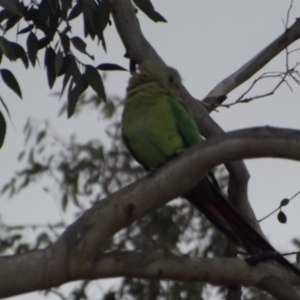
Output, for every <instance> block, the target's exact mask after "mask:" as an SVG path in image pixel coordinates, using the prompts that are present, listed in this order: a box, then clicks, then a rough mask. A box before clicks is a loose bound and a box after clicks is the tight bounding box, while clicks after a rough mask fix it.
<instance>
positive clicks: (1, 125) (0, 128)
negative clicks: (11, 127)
mask: <svg viewBox="0 0 300 300" xmlns="http://www.w3.org/2000/svg"><path fill="white" fill-rule="evenodd" d="M5 134H6V121H5V119H4V117H3V114H2V112H1V111H0V148H1V147H2V145H3V143H4V138H5Z"/></svg>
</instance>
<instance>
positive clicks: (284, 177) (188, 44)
mask: <svg viewBox="0 0 300 300" xmlns="http://www.w3.org/2000/svg"><path fill="white" fill-rule="evenodd" d="M153 4H154V6H155V8H156V10H157V11H159V12H160V13H161V14H162V15H163V16H164V17H165V18H166V19H167V20H168V23H166V24H164V23H157V24H155V23H153V22H152V21H150V20H149V19H147V18H146V17H144V15H143V13H142V12H139V13H138V18H139V21H140V24H141V28H142V30H143V32H144V35H145V36H146V37H147V39H148V40H149V42H150V43H151V44H152V46H153V47H154V48H155V49H156V50H157V52H158V53H159V54H160V55H161V57H162V58H163V59H164V60H165V62H166V63H167V64H169V65H171V66H173V67H175V68H177V69H178V70H179V72H180V73H181V75H182V77H183V80H184V84H185V86H186V87H187V89H188V90H189V91H190V92H191V93H192V95H193V96H195V97H197V98H199V99H201V98H203V97H204V96H205V95H206V94H208V93H209V91H210V90H211V89H212V88H213V87H214V86H215V85H216V84H217V83H218V82H220V81H221V80H223V79H224V78H225V77H227V76H228V75H229V74H231V73H232V72H234V71H235V70H236V69H237V68H239V67H240V66H241V65H242V64H244V63H245V62H247V61H248V60H249V59H250V58H252V57H253V56H254V55H256V54H257V53H258V52H259V51H260V50H262V49H263V48H264V47H265V46H267V45H268V44H269V43H270V42H271V41H272V40H274V39H275V38H276V37H277V36H278V35H280V34H281V33H282V32H283V30H284V27H283V23H282V19H285V18H286V12H287V9H288V7H289V4H290V2H289V1H279V0H278V1H272V0H265V1H260V2H259V1H233V0H231V1H221V0H215V1H200V0H198V1H196V0H193V1H192V0H185V1H179V0H172V1H167V0H155V1H153ZM299 11H300V2H299V1H296V2H295V3H294V7H293V9H292V11H291V16H290V22H291V24H292V23H293V22H294V20H295V18H296V17H299V16H300V13H299ZM297 13H298V14H297ZM78 30H79V31H80V32H81V31H82V30H81V27H80V25H78ZM74 32H76V31H75V30H74ZM105 37H106V41H107V48H108V53H107V54H105V53H104V51H103V49H102V48H101V47H99V48H98V49H97V48H96V45H94V44H92V43H90V42H89V41H87V42H88V51H89V52H90V53H97V55H96V61H95V65H97V64H99V63H100V62H115V63H118V64H120V65H122V66H125V67H127V66H128V61H127V60H126V59H124V57H123V55H124V48H123V46H122V44H121V41H120V39H119V37H118V36H117V34H116V32H115V29H114V26H112V27H110V28H108V30H107V31H106V32H105ZM296 47H299V43H297V44H294V45H292V46H291V48H296ZM297 60H298V61H300V52H299V53H298V52H296V53H295V54H294V55H293V56H292V57H291V65H292V61H294V62H295V61H297ZM41 61H43V60H42V59H41ZM89 63H90V62H89ZM5 66H6V67H9V68H11V69H12V70H13V72H14V74H15V75H16V77H17V79H18V80H19V82H20V84H21V87H22V91H23V96H24V97H23V98H24V99H23V100H22V101H21V100H19V99H18V98H17V96H15V94H13V93H12V92H10V91H8V89H7V88H6V87H4V86H3V84H2V83H1V82H0V90H1V95H2V96H3V98H4V100H5V101H6V103H7V105H8V107H9V109H10V111H11V115H12V119H13V123H14V126H15V129H13V127H12V126H11V124H10V123H9V122H8V126H9V128H8V133H7V137H6V140H5V144H4V147H3V149H1V151H0V164H1V169H2V170H4V171H2V172H1V174H0V186H2V185H3V184H4V183H5V182H6V181H7V180H8V179H9V178H10V176H11V175H12V174H13V172H14V171H15V170H16V169H17V162H16V156H17V154H18V153H19V152H20V151H21V149H22V147H23V133H22V130H23V126H24V124H25V122H26V119H27V118H28V117H29V116H30V117H34V118H37V119H45V118H47V119H50V121H51V122H52V123H53V125H54V128H55V130H56V131H57V132H59V133H60V135H61V136H62V137H68V136H69V134H70V133H72V132H77V133H78V135H79V138H80V139H82V140H86V139H88V138H91V137H92V138H97V136H98V135H99V132H100V129H99V128H102V127H103V126H102V123H101V120H100V121H99V120H98V119H97V115H96V114H95V115H94V117H95V118H91V117H90V116H89V117H87V116H86V115H85V116H83V117H81V118H74V119H71V120H66V119H63V118H60V119H57V118H56V114H57V111H58V110H59V108H60V106H61V102H62V101H65V97H63V98H62V100H60V102H58V101H57V98H55V97H50V92H49V90H48V86H47V80H46V74H45V72H44V70H43V68H40V69H39V68H36V69H32V68H31V69H30V70H29V71H27V70H24V68H23V66H22V65H21V64H9V63H5ZM284 69H285V55H284V53H283V54H282V55H280V56H278V57H277V58H276V59H274V61H272V62H271V63H269V64H268V65H267V66H266V67H265V68H264V69H263V71H262V72H266V71H283V70H284ZM262 72H260V73H259V74H261V73H262ZM257 76H258V75H255V76H254V78H256V77H257ZM127 80H128V74H125V73H123V72H112V73H110V74H109V76H108V80H107V82H106V91H107V93H108V94H110V95H119V96H121V97H123V96H124V94H125V87H126V85H127ZM251 82H252V81H251V80H250V81H248V82H247V83H245V84H244V85H242V86H241V87H240V88H239V89H237V90H236V91H234V92H232V93H230V94H229V95H228V100H227V101H228V102H231V101H234V100H235V99H236V98H237V97H238V96H239V95H240V94H241V93H242V92H243V91H244V90H245V89H246V88H247V87H248V86H249V85H250V83H251ZM60 84H61V83H60V82H57V83H56V85H55V88H54V90H55V91H57V90H59V89H60ZM275 84H276V83H275V82H272V81H271V80H265V81H263V82H262V83H261V84H260V85H259V86H258V87H257V88H256V89H254V91H253V93H251V95H257V94H260V93H263V92H266V91H269V90H270V89H272V87H273V86H274V85H275ZM292 87H293V92H291V91H290V90H289V88H287V87H286V86H282V87H281V88H280V90H278V91H277V92H276V94H275V95H274V96H272V97H269V98H264V99H260V100H256V101H254V102H252V103H249V104H243V105H236V106H233V107H232V108H230V109H226V108H220V109H218V112H214V113H213V114H212V116H213V118H214V119H215V120H216V121H217V122H218V124H219V125H220V126H221V127H222V128H223V129H224V130H226V131H227V130H235V129H240V128H246V127H253V126H264V125H270V126H280V127H288V128H295V129H299V128H300V118H299V112H300V97H299V94H300V87H299V86H296V85H295V84H292ZM246 164H247V166H248V168H249V171H250V174H251V181H250V186H249V196H250V200H251V203H252V204H253V207H254V210H255V212H256V215H257V217H258V218H261V217H263V216H264V215H266V214H267V213H269V212H270V211H272V210H273V209H274V208H276V207H277V206H278V204H279V202H280V200H281V199H283V198H287V197H290V196H292V195H293V194H294V193H296V192H297V191H299V190H300V164H299V163H298V162H292V161H286V160H274V159H259V160H251V161H250V160H248V161H246ZM0 201H1V216H2V217H3V219H4V221H5V223H8V224H19V223H32V222H33V220H34V221H35V222H36V223H47V222H50V221H55V220H60V215H59V213H58V211H57V207H56V205H55V204H54V200H53V198H52V197H50V196H49V195H47V194H45V193H43V192H42V191H41V189H40V188H36V189H29V190H28V191H27V192H24V193H22V194H20V195H19V196H18V197H16V198H15V199H12V200H9V201H8V200H7V199H6V198H5V197H3V196H2V197H1V200H0ZM299 211H300V197H299V198H296V199H295V200H293V202H292V203H290V205H288V206H287V207H285V208H284V212H285V213H286V214H287V216H288V222H287V224H285V225H282V224H280V223H279V222H278V221H277V219H276V216H273V217H271V218H269V219H268V220H266V221H264V222H263V224H262V228H263V230H264V232H265V233H266V235H267V237H268V238H269V239H270V241H271V243H272V244H273V245H274V246H275V247H277V248H278V250H280V251H290V250H293V246H292V244H291V239H292V238H294V237H297V238H300V233H299V225H300V218H299V213H298V212H299ZM68 221H71V220H68ZM98 292H99V290H98ZM94 293H96V292H95V291H94ZM34 295H35V297H34V298H33V295H32V294H28V295H22V296H19V297H14V298H13V299H19V300H21V299H22V300H26V299H42V298H43V296H42V295H40V294H37V293H34ZM93 295H94V296H95V294H93ZM53 299H54V298H53Z"/></svg>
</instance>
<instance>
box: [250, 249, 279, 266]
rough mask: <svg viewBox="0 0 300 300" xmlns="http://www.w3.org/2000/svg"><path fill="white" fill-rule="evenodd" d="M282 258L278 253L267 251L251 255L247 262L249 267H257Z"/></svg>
mask: <svg viewBox="0 0 300 300" xmlns="http://www.w3.org/2000/svg"><path fill="white" fill-rule="evenodd" d="M278 257H281V255H280V254H279V253H278V252H276V251H266V252H261V253H257V254H251V256H250V257H248V258H246V259H245V260H246V262H247V263H248V265H249V266H255V265H257V264H258V263H260V262H263V261H266V260H276V258H278Z"/></svg>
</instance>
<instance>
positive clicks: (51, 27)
mask: <svg viewBox="0 0 300 300" xmlns="http://www.w3.org/2000/svg"><path fill="white" fill-rule="evenodd" d="M134 3H135V4H136V5H137V6H138V7H139V8H140V9H141V10H142V11H143V12H144V13H145V14H146V15H147V16H148V17H149V18H151V19H152V20H154V21H155V22H157V21H162V22H165V21H166V20H165V19H164V18H163V17H162V16H161V15H160V14H159V13H158V12H157V11H155V10H154V8H153V5H152V4H151V2H150V1H149V0H135V1H134ZM0 9H1V7H0ZM80 17H81V18H82V19H83V27H84V28H83V29H84V37H85V38H86V37H90V38H91V39H92V40H94V39H95V38H96V39H97V41H98V43H99V42H101V44H102V47H103V49H104V50H105V51H106V43H105V38H104V30H105V28H106V27H107V25H111V21H110V8H109V1H107V0H102V1H100V0H85V1H83V0H78V1H66V0H56V1H49V0H37V1H24V2H17V4H16V5H15V4H13V3H12V7H10V8H9V11H8V10H6V9H5V8H2V10H1V11H0V26H2V28H3V29H4V34H5V33H6V32H8V31H11V30H13V29H14V30H15V34H16V35H26V45H20V44H19V43H18V42H13V41H9V40H7V39H6V38H5V37H4V36H1V37H0V63H1V60H2V56H5V57H6V58H7V59H9V60H10V61H12V62H13V61H16V60H18V59H20V60H21V61H22V62H23V64H24V66H25V68H28V65H29V63H28V62H29V61H30V63H31V65H32V66H33V67H35V66H36V65H37V64H39V63H40V62H39V60H40V56H41V55H43V56H44V66H45V70H46V73H47V80H48V85H49V88H50V89H51V88H52V87H53V85H54V83H55V81H56V78H57V77H59V76H64V78H63V84H62V87H61V95H62V94H63V92H64V91H65V89H66V88H67V90H68V110H67V115H68V117H69V118H70V117H71V116H72V115H73V113H74V112H75V109H76V106H77V104H78V99H79V97H80V95H82V93H83V92H84V91H85V90H86V89H87V88H88V87H91V88H92V89H93V90H94V91H95V92H96V93H97V94H98V96H99V97H101V99H102V100H105V99H106V95H105V90H104V86H103V83H102V78H101V75H100V73H99V72H98V71H97V69H98V70H102V71H112V70H114V71H115V70H118V71H123V70H126V69H124V68H123V67H121V66H119V65H116V64H114V63H100V64H99V62H98V65H97V67H94V66H92V65H90V64H87V65H85V64H84V63H82V62H81V61H80V59H79V58H78V57H77V56H76V54H75V53H74V51H73V50H74V48H75V49H76V50H78V51H79V52H80V53H82V54H84V55H87V56H88V57H89V58H90V59H91V60H94V55H92V54H90V53H88V52H87V49H86V48H87V44H86V42H85V41H84V40H83V37H80V36H78V35H77V34H76V35H74V32H73V33H72V25H73V20H75V19H76V18H80ZM16 40H17V41H18V39H16ZM70 45H71V47H70ZM25 46H26V50H27V51H26V52H25V50H24V47H25ZM72 48H73V49H72ZM75 52H76V51H75ZM82 67H83V68H82ZM82 69H83V70H85V73H82V72H81V71H80V70H82ZM8 72H9V71H8V70H4V69H2V71H1V75H2V79H3V81H4V82H5V83H6V85H7V86H8V87H9V88H11V89H12V90H13V91H14V92H16V93H17V94H18V96H20V97H21V88H20V87H19V84H18V82H17V80H16V79H15V77H14V75H13V74H12V73H8Z"/></svg>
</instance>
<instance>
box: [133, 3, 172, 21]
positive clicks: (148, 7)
mask: <svg viewBox="0 0 300 300" xmlns="http://www.w3.org/2000/svg"><path fill="white" fill-rule="evenodd" d="M133 2H134V3H135V5H136V6H137V7H138V8H139V9H140V10H141V11H143V12H144V13H145V14H146V15H147V16H148V17H149V18H150V19H151V20H152V21H154V22H167V20H166V19H165V18H164V17H163V16H162V15H161V14H160V13H158V12H157V11H156V10H155V9H154V7H153V5H152V3H151V1H150V0H133Z"/></svg>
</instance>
